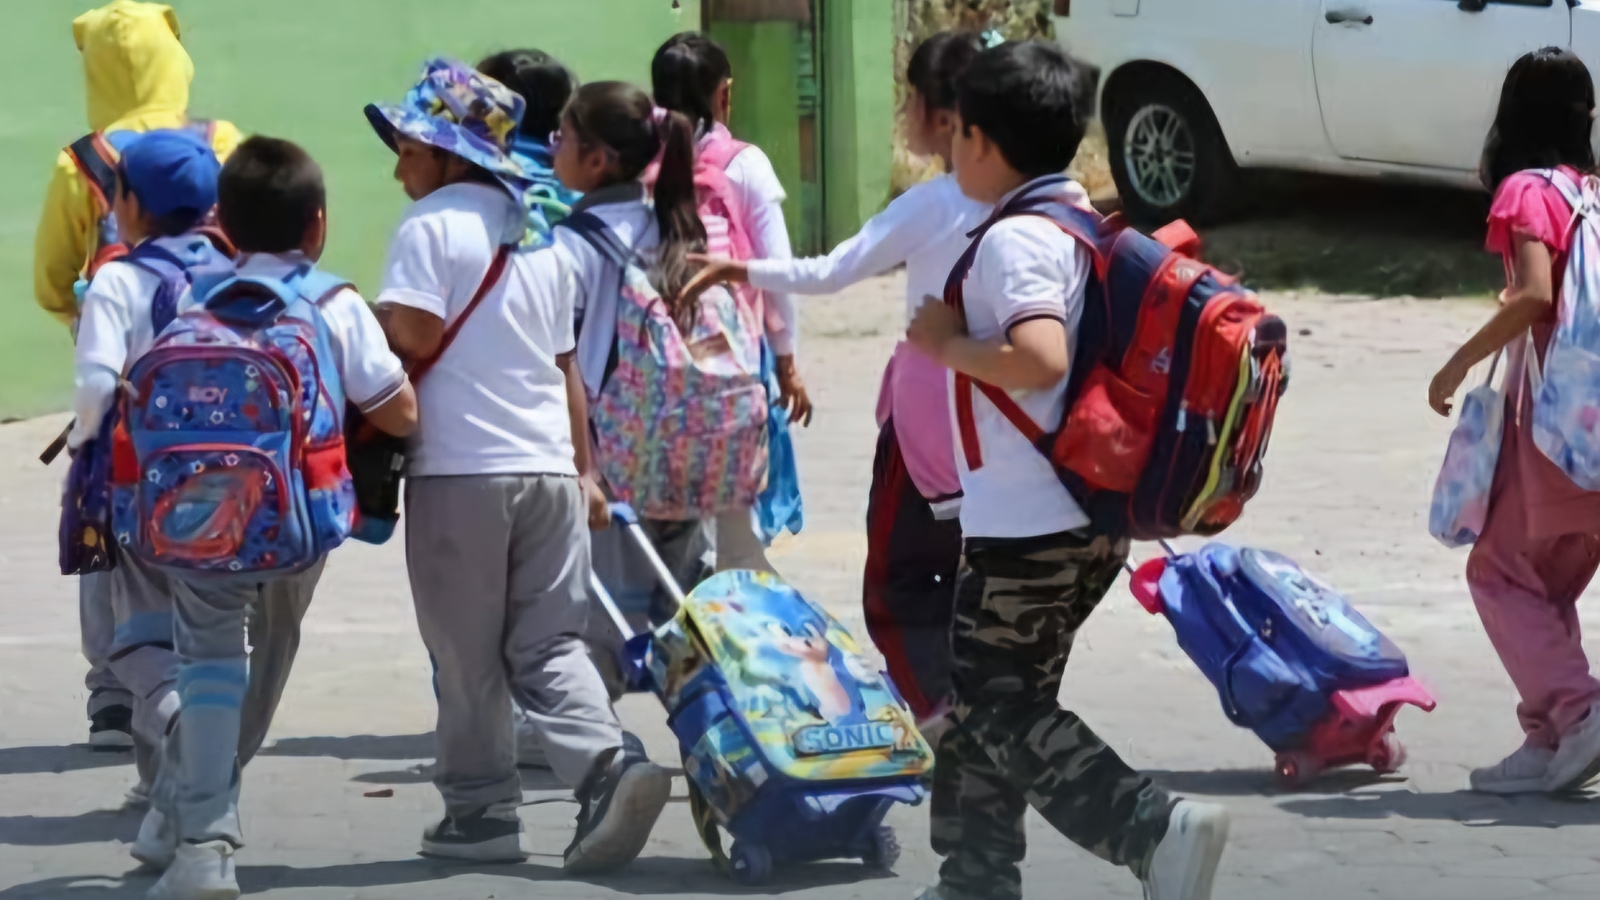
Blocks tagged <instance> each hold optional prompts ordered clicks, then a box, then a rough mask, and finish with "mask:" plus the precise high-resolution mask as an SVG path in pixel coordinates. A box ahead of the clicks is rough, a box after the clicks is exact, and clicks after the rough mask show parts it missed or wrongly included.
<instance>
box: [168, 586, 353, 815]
mask: <svg viewBox="0 0 1600 900" xmlns="http://www.w3.org/2000/svg"><path fill="white" fill-rule="evenodd" d="M325 562H326V557H324V558H323V559H322V560H318V561H317V563H316V564H315V565H314V566H312V567H311V568H310V569H307V570H306V571H304V572H300V573H298V574H295V575H290V576H287V577H283V578H275V579H273V580H271V581H268V582H252V581H249V580H247V579H244V578H218V577H215V576H195V577H183V578H170V579H169V580H168V581H167V584H168V585H169V586H170V588H171V591H172V598H173V604H172V622H173V629H172V635H173V643H174V645H175V649H176V651H177V655H178V670H177V689H178V695H179V698H180V701H181V704H182V711H181V712H180V713H179V715H178V718H177V723H176V726H175V727H174V728H173V729H172V730H171V733H170V734H169V735H168V736H167V739H166V741H165V743H164V745H163V750H164V752H163V754H162V758H161V766H160V773H159V775H158V777H157V778H156V783H155V789H154V790H153V791H152V792H151V797H150V802H151V803H152V804H153V805H154V806H155V807H156V808H157V809H159V810H161V811H162V812H163V813H165V814H166V815H167V817H168V818H169V819H170V820H172V821H174V822H176V823H177V829H178V836H179V837H180V838H182V839H183V840H188V841H195V842H200V841H209V840H218V839H221V840H227V841H229V842H231V843H232V844H233V845H234V846H241V845H242V844H243V843H244V840H243V834H242V833H241V831H240V829H239V769H240V767H242V766H243V765H244V763H245V762H247V761H248V760H249V757H250V756H252V755H254V753H255V751H256V750H257V749H258V748H259V747H260V746H261V740H262V738H263V737H265V735H266V731H267V728H268V726H270V725H271V722H272V713H273V711H275V710H276V709H277V706H278V699H279V697H280V696H281V695H282V693H283V685H284V683H285V682H286V681H287V680H288V676H289V663H290V662H292V661H293V657H294V650H295V649H296V648H297V647H298V644H299V626H300V617H302V616H303V615H304V614H305V610H306V607H307V606H309V605H310V604H311V596H312V593H313V592H314V591H315V590H316V587H317V582H318V581H319V580H320V579H321V578H322V569H323V565H324V563H325ZM269 622H275V623H277V625H278V626H279V629H280V630H279V633H278V635H277V636H276V637H275V638H273V639H268V640H265V641H263V643H262V644H260V645H258V646H256V647H255V648H254V651H255V652H252V651H251V648H249V647H247V645H246V641H247V634H249V635H250V636H249V638H248V639H249V640H254V639H255V637H256V636H257V635H256V634H253V633H250V632H251V630H252V625H255V626H256V627H255V630H257V631H259V630H260V629H262V628H265V627H266V624H267V623H269ZM291 622H292V624H293V629H292V632H293V637H292V640H291V639H289V638H288V637H287V636H286V633H287V630H288V624H289V623H291ZM258 623H259V624H258ZM263 637H265V635H263ZM258 653H260V654H261V659H260V661H261V665H262V671H260V672H251V671H249V669H251V668H253V667H254V665H255V663H256V662H257V654H258ZM247 660H248V662H247Z"/></svg>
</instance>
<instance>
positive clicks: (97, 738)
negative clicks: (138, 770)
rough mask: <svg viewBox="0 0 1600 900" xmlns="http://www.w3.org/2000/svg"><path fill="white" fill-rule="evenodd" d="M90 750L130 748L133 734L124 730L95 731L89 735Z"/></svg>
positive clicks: (131, 747)
mask: <svg viewBox="0 0 1600 900" xmlns="http://www.w3.org/2000/svg"><path fill="white" fill-rule="evenodd" d="M89 749H91V750H107V751H109V750H132V749H133V735H131V734H128V733H127V732H126V731H96V732H93V733H91V734H90V735H89Z"/></svg>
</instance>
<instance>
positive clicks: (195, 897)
mask: <svg viewBox="0 0 1600 900" xmlns="http://www.w3.org/2000/svg"><path fill="white" fill-rule="evenodd" d="M239 894H240V891H239V889H238V888H237V887H211V888H198V889H196V890H195V891H194V892H192V893H187V894H184V895H183V898H182V900H239ZM172 896H173V895H170V894H166V893H161V894H158V893H156V892H155V889H153V888H152V889H151V890H150V893H148V894H145V897H146V900H168V898H169V897H172Z"/></svg>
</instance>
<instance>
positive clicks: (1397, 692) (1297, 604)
mask: <svg viewBox="0 0 1600 900" xmlns="http://www.w3.org/2000/svg"><path fill="white" fill-rule="evenodd" d="M1168 552H1169V553H1170V552H1171V551H1170V550H1169V551H1168ZM1131 588H1132V590H1133V594H1134V597H1135V598H1137V599H1138V600H1139V602H1140V604H1141V605H1142V606H1144V608H1145V609H1146V610H1148V611H1149V612H1150V613H1151V614H1156V613H1160V614H1164V615H1165V616H1166V617H1167V620H1168V621H1169V622H1171V623H1172V628H1173V631H1174V633H1175V634H1176V635H1177V638H1178V645H1179V646H1180V647H1182V648H1183V650H1184V652H1185V653H1187V654H1188V655H1189V658H1190V659H1192V660H1193V661H1194V663H1195V665H1197V666H1198V667H1199V668H1200V671H1201V672H1202V673H1204V674H1205V676H1206V678H1207V679H1208V680H1210V682H1211V683H1212V684H1213V685H1214V686H1215V687H1216V688H1217V693H1218V695H1219V696H1220V697H1221V700H1222V709H1223V712H1224V713H1225V714H1226V715H1227V717H1228V719H1229V721H1231V722H1233V723H1234V724H1235V725H1238V726H1240V727H1243V728H1249V729H1251V730H1252V731H1254V732H1255V733H1256V736H1257V737H1259V738H1261V740H1262V741H1263V742H1265V743H1266V745H1267V746H1268V747H1270V748H1272V750H1273V751H1274V752H1275V753H1276V754H1277V760H1276V766H1277V774H1278V777H1279V779H1280V780H1281V782H1282V783H1283V784H1284V785H1285V786H1287V787H1298V786H1300V785H1302V784H1304V783H1306V782H1307V781H1309V780H1311V779H1312V778H1315V777H1316V776H1317V775H1319V774H1321V773H1322V772H1323V771H1325V770H1327V769H1330V768H1335V767H1338V766H1346V765H1353V764H1357V763H1366V764H1368V765H1370V766H1372V767H1373V768H1374V769H1376V770H1377V771H1379V772H1381V773H1388V772H1394V771H1396V770H1398V769H1399V768H1400V766H1401V764H1402V763H1404V761H1405V747H1404V746H1403V745H1402V744H1401V743H1400V742H1399V739H1398V738H1397V737H1396V736H1395V733H1394V720H1395V716H1396V715H1398V713H1399V711H1400V710H1401V709H1402V708H1403V707H1404V706H1406V705H1407V704H1409V705H1413V706H1417V707H1420V708H1422V709H1423V710H1432V709H1433V708H1434V700H1433V697H1432V696H1431V695H1429V693H1428V692H1427V690H1426V689H1424V688H1423V687H1422V685H1420V684H1418V683H1417V682H1416V681H1415V680H1414V679H1413V678H1412V677H1411V673H1410V667H1409V666H1408V664H1407V662H1406V658H1405V654H1403V653H1401V652H1400V649H1399V648H1398V647H1396V646H1395V645H1394V643H1393V642H1391V641H1390V640H1389V639H1388V638H1387V637H1385V636H1384V635H1383V633H1382V632H1380V631H1379V630H1378V629H1377V628H1375V627H1373V625H1372V624H1371V623H1370V622H1368V621H1367V620H1366V619H1365V618H1364V617H1363V616H1362V615H1361V614H1360V613H1359V612H1357V611H1356V610H1355V609H1354V608H1353V607H1352V606H1351V605H1350V604H1349V602H1348V601H1347V600H1345V598H1344V597H1342V596H1340V595H1339V594H1338V593H1337V592H1336V591H1334V590H1333V588H1331V587H1329V586H1328V585H1327V584H1325V583H1324V582H1322V581H1321V580H1320V579H1318V578H1316V577H1315V576H1312V575H1310V574H1308V573H1306V572H1305V571H1304V570H1303V569H1301V568H1300V566H1299V565H1297V564H1296V563H1295V562H1294V561H1293V560H1290V559H1289V558H1288V557H1285V556H1283V555H1281V554H1278V553H1273V552H1272V551H1269V550H1257V549H1252V548H1243V549H1239V548H1234V547H1231V546H1229V545H1227V544H1221V543H1213V544H1207V545H1206V546H1205V547H1203V548H1201V549H1200V550H1198V551H1197V552H1194V553H1186V554H1173V555H1171V556H1170V557H1169V558H1166V559H1154V560H1151V561H1149V562H1147V563H1145V564H1144V565H1142V566H1140V567H1139V568H1138V569H1137V570H1136V571H1135V572H1134V575H1133V581H1132V585H1131Z"/></svg>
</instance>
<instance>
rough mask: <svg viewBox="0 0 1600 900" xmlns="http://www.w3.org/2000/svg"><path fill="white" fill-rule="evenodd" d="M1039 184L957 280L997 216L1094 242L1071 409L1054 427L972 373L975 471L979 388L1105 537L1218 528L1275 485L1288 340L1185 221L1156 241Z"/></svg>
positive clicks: (965, 385) (970, 425) (965, 438)
mask: <svg viewBox="0 0 1600 900" xmlns="http://www.w3.org/2000/svg"><path fill="white" fill-rule="evenodd" d="M1065 180H1066V179H1065V178H1062V179H1060V180H1053V181H1041V182H1039V183H1037V184H1036V185H1034V186H1033V187H1030V188H1029V189H1027V190H1025V191H1023V192H1022V193H1021V194H1019V195H1018V196H1017V197H1015V198H1013V199H1011V200H1010V201H1008V202H1007V203H1006V204H1005V205H1003V206H1002V207H1001V208H999V209H997V210H996V211H995V213H994V215H993V216H991V217H990V218H989V220H988V221H987V222H985V223H984V224H983V225H982V226H980V227H979V228H978V229H977V230H975V231H974V232H973V237H974V240H973V242H972V245H971V246H970V247H968V248H967V251H966V253H964V254H963V255H962V256H961V258H960V260H959V261H958V262H957V263H956V265H955V268H954V269H953V270H952V271H951V273H950V279H949V281H948V282H946V285H945V302H946V303H948V304H950V305H951V306H953V307H955V308H956V309H957V310H958V311H961V310H962V309H963V301H962V288H963V285H964V283H965V281H966V277H967V273H968V272H969V271H970V270H971V268H972V263H973V260H974V259H975V258H976V257H977V251H978V245H979V244H980V243H981V242H982V241H983V237H984V234H985V233H986V232H987V231H988V230H989V229H990V228H992V227H993V226H994V224H995V223H996V222H999V221H1001V220H1002V219H1006V218H1010V217H1012V216H1023V215H1031V216H1040V217H1042V218H1045V219H1047V220H1048V221H1050V222H1052V223H1054V224H1055V225H1056V226H1057V227H1059V228H1060V229H1061V230H1062V231H1064V232H1066V233H1067V234H1069V235H1071V236H1072V237H1073V238H1075V239H1077V240H1078V241H1079V242H1080V243H1082V245H1083V246H1084V247H1086V248H1088V250H1089V253H1090V256H1091V257H1092V259H1093V261H1094V273H1093V277H1091V278H1090V279H1089V284H1088V287H1087V289H1086V291H1085V295H1084V306H1083V317H1082V319H1081V321H1080V322H1079V325H1078V343H1077V347H1076V348H1075V350H1074V352H1073V354H1072V363H1071V374H1070V376H1069V381H1068V386H1067V413H1066V415H1065V417H1064V419H1063V421H1062V422H1061V423H1060V424H1059V426H1058V427H1056V428H1055V430H1053V431H1046V430H1045V428H1044V427H1041V426H1040V425H1039V424H1038V423H1037V422H1034V421H1033V420H1032V419H1031V418H1030V417H1029V416H1028V414H1027V413H1026V412H1025V411H1024V410H1023V409H1022V408H1021V407H1020V406H1018V405H1017V403H1016V402H1015V401H1013V400H1012V399H1011V397H1010V396H1008V395H1007V394H1006V392H1005V391H1003V390H1001V389H1000V388H998V387H995V386H994V385H989V384H984V383H982V382H979V381H976V380H974V379H971V378H968V377H967V376H965V375H961V374H960V373H957V374H956V377H955V390H954V400H955V407H956V424H957V431H958V437H959V440H960V444H961V450H962V452H963V454H964V456H965V460H966V463H967V468H968V469H969V470H976V469H978V468H980V467H981V466H982V465H983V464H984V460H983V454H982V450H981V448H980V447H979V445H978V434H977V427H976V425H975V424H974V421H973V417H972V395H973V393H974V391H977V392H981V393H982V394H983V395H984V396H985V397H986V398H988V400H989V401H990V402H991V403H993V404H994V406H995V408H996V409H998V410H999V411H1000V413H1001V414H1002V415H1004V416H1005V417H1006V418H1007V419H1008V420H1009V421H1010V422H1011V423H1012V424H1013V425H1015V426H1016V427H1017V429H1018V430H1019V431H1021V432H1022V433H1023V434H1024V435H1025V436H1026V437H1027V438H1028V439H1029V441H1030V442H1031V443H1032V444H1033V445H1034V446H1035V447H1036V448H1037V449H1038V450H1039V452H1040V453H1042V454H1044V455H1045V457H1046V458H1048V459H1049V460H1050V461H1051V463H1052V465H1053V466H1054V467H1055V470H1056V474H1057V475H1058V476H1059V477H1060V478H1061V481H1062V483H1063V484H1064V485H1066V487H1067V489H1068V490H1069V491H1070V492H1071V493H1072V495H1073V497H1074V499H1076V500H1077V502H1078V504H1079V505H1080V506H1082V507H1083V509H1084V511H1085V512H1086V513H1087V514H1088V515H1089V516H1090V518H1091V519H1093V520H1094V522H1095V523H1096V525H1097V527H1100V528H1102V529H1105V530H1107V531H1110V532H1113V533H1118V534H1126V535H1128V536H1130V537H1133V538H1136V539H1140V540H1156V539H1161V538H1170V537H1177V536H1179V535H1185V534H1205V535H1210V534H1216V533H1217V532H1219V531H1221V530H1223V529H1224V528H1226V527H1228V526H1229V525H1231V524H1233V522H1234V521H1235V520H1236V519H1238V518H1239V515H1240V513H1242V512H1243V511H1244V504H1245V502H1246V501H1248V500H1249V499H1250V498H1251V497H1253V496H1255V492H1256V489H1257V488H1258V487H1259V486H1260V484H1261V465H1262V458H1263V457H1264V455H1265V454H1266V450H1267V439H1268V437H1269V436H1270V435H1271V432H1272V422H1273V418H1274V416H1275V414H1276V413H1277V409H1278V399H1279V398H1280V397H1281V396H1282V395H1283V392H1284V390H1285V389H1286V388H1287V387H1288V383H1289V382H1288V379H1289V372H1288V363H1287V354H1288V333H1287V329H1286V328H1285V326H1284V324H1283V321H1282V320H1281V319H1279V318H1278V317H1277V316H1274V315H1271V314H1270V313H1268V312H1267V311H1266V309H1265V308H1264V307H1263V306H1262V305H1261V303H1260V302H1259V301H1257V300H1256V297H1255V295H1254V294H1253V293H1251V292H1250V291H1247V290H1245V289H1244V288H1243V287H1241V286H1240V285H1239V284H1238V282H1237V281H1235V280H1234V279H1233V278H1231V277H1229V276H1227V275H1225V274H1223V273H1222V272H1219V271H1217V270H1216V269H1214V268H1212V267H1211V266H1208V265H1205V264H1204V263H1201V262H1199V261H1198V260H1196V259H1195V258H1194V256H1195V255H1196V254H1197V253H1198V251H1199V247H1200V239H1199V237H1198V236H1197V235H1196V234H1195V233H1194V231H1193V230H1192V229H1190V228H1189V226H1188V225H1187V224H1185V223H1183V222H1181V221H1180V222H1174V223H1173V224H1171V225H1168V226H1166V227H1165V228H1163V229H1161V230H1160V231H1157V232H1156V233H1155V234H1154V235H1145V234H1141V233H1139V232H1138V231H1136V230H1134V229H1132V228H1128V227H1126V226H1125V224H1123V223H1122V221H1121V220H1120V218H1117V217H1113V218H1109V219H1102V218H1101V217H1100V216H1099V215H1098V214H1096V213H1094V212H1093V211H1091V210H1087V209H1083V208H1081V207H1078V206H1075V205H1073V204H1072V203H1069V202H1067V200H1066V198H1065V197H1064V195H1063V194H1062V192H1061V190H1060V188H1061V185H1062V184H1063V183H1064V182H1065Z"/></svg>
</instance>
